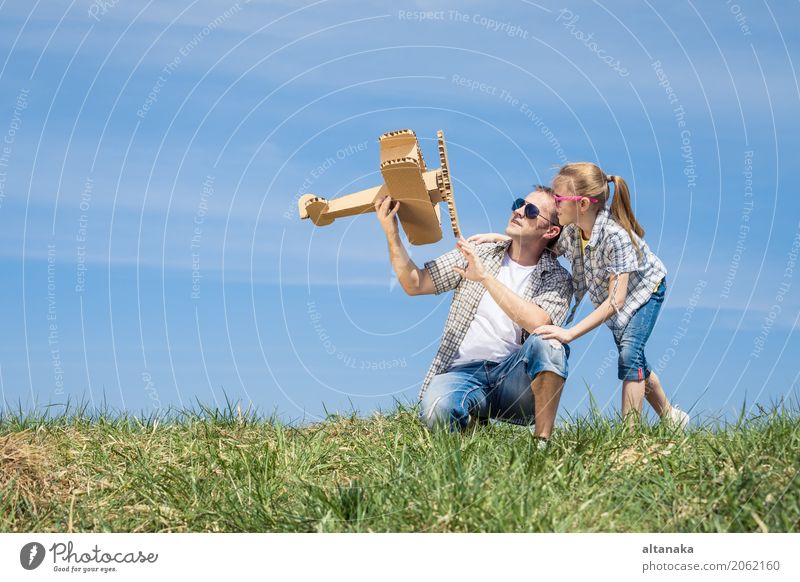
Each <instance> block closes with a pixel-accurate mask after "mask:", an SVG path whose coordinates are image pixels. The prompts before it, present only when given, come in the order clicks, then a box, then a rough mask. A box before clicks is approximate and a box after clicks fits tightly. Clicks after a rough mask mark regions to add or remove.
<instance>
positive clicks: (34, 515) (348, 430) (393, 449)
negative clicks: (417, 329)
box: [0, 407, 800, 532]
mask: <svg viewBox="0 0 800 582" xmlns="http://www.w3.org/2000/svg"><path fill="white" fill-rule="evenodd" d="M799 469H800V414H798V411H797V410H787V409H785V408H780V409H779V408H776V409H774V410H772V411H763V412H762V414H760V415H757V416H753V417H750V418H747V419H741V420H740V421H739V422H738V423H737V424H735V425H727V426H716V427H712V426H706V427H701V428H695V429H693V430H691V431H690V432H689V433H686V434H682V433H674V432H671V431H669V430H667V429H665V428H664V427H658V426H655V427H654V426H645V427H644V428H643V430H642V434H641V435H638V436H636V437H633V436H630V435H628V434H626V433H625V431H624V430H622V426H621V424H620V423H618V422H611V421H608V420H606V419H604V418H602V417H600V416H599V415H597V414H594V415H591V416H589V417H587V418H580V419H575V420H572V421H570V422H566V423H565V422H562V423H560V424H559V425H558V429H557V431H556V433H555V435H554V438H553V440H552V442H551V445H550V446H549V447H548V449H546V450H538V449H537V448H536V447H535V446H534V443H533V442H532V439H531V436H530V434H529V433H528V431H527V430H526V429H522V428H519V427H514V426H508V425H502V424H498V425H490V426H488V427H482V428H480V429H477V430H476V431H474V432H470V433H468V434H465V435H454V434H447V433H436V434H431V433H429V432H428V431H426V430H424V429H423V428H422V427H421V426H420V425H419V424H418V423H417V420H416V416H415V412H414V410H413V409H408V408H404V407H399V408H398V409H397V410H396V411H394V412H392V413H390V414H388V415H376V416H373V417H371V418H369V419H360V418H357V417H355V416H353V417H349V418H348V417H340V416H331V417H329V418H328V419H327V420H326V421H325V422H321V423H319V424H315V425H311V426H304V427H291V426H285V425H282V424H280V423H278V422H274V421H272V420H270V419H264V418H257V417H256V416H255V415H244V416H242V415H240V414H237V413H236V411H234V410H230V409H229V410H226V411H211V410H208V409H204V408H203V409H201V410H200V411H197V412H195V411H187V412H179V413H176V414H174V415H172V416H171V417H170V418H169V419H168V420H166V419H164V418H161V419H156V418H149V419H144V420H141V419H137V418H135V417H130V416H116V417H110V416H106V415H103V414H101V415H99V416H96V417H89V416H88V415H86V414H84V413H82V412H78V413H71V414H69V415H64V416H61V417H56V418H48V417H31V416H21V415H11V416H5V417H3V418H2V419H0V531H131V532H139V531H148V532H150V531H248V532H255V531H278V532H309V531H310V532H314V531H324V532H330V531H435V532H445V531H459V532H463V531H471V532H474V531H513V532H520V531H557V532H560V531H571V532H575V531H611V532H624V531H664V532H671V531H687V532H694V531H697V532H709V531H711V532H715V531H747V532H751V531H780V532H786V531H793V532H797V531H800V477H798V470H799Z"/></svg>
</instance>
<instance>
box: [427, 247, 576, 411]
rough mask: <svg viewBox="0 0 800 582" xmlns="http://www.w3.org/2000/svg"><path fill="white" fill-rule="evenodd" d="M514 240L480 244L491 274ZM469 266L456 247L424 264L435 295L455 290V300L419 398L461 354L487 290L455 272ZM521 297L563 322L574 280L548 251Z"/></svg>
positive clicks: (543, 254)
mask: <svg viewBox="0 0 800 582" xmlns="http://www.w3.org/2000/svg"><path fill="white" fill-rule="evenodd" d="M510 244H511V243H510V242H508V241H506V242H501V243H486V244H482V245H478V246H477V248H476V253H477V255H478V257H480V259H481V260H482V261H483V264H484V267H485V268H486V271H487V272H488V273H491V274H492V275H493V276H494V275H497V273H498V272H499V271H500V265H501V264H502V262H503V255H505V253H506V250H507V249H508V247H509V245H510ZM454 266H458V267H462V268H466V266H467V261H466V259H464V256H463V255H462V254H461V252H460V251H459V250H458V249H453V250H452V251H450V252H449V253H445V254H444V255H442V256H441V257H439V258H438V259H436V260H433V261H430V262H427V263H425V268H426V269H427V270H428V272H429V273H430V275H431V279H432V280H433V285H434V287H435V290H436V294H437V295H439V294H440V293H445V292H447V291H453V290H454V291H455V292H454V293H453V302H452V303H451V304H450V312H449V313H448V315H447V322H446V323H445V326H444V333H443V334H442V341H441V343H440V344H439V350H438V351H437V352H436V356H435V357H434V358H433V362H432V363H431V367H430V369H429V370H428V373H427V375H426V376H425V379H424V380H423V382H422V387H421V388H420V392H419V397H420V399H421V398H422V395H423V394H424V393H425V390H427V388H428V384H429V383H430V381H431V379H433V377H434V376H435V375H436V374H442V373H444V372H446V371H447V370H448V369H449V368H450V364H452V362H453V360H454V359H455V357H456V354H457V353H458V348H459V347H460V346H461V342H462V341H463V340H464V336H465V335H466V334H467V330H468V329H469V326H470V324H471V323H472V320H473V319H474V318H475V312H476V311H477V309H478V304H479V303H480V301H481V298H482V297H483V294H484V293H485V292H486V289H485V288H484V287H483V285H481V284H480V283H476V282H475V281H469V280H467V279H463V278H462V277H461V276H460V275H458V274H457V273H455V272H454V271H453V267H454ZM522 298H523V299H525V300H526V301H530V302H532V303H535V304H536V305H538V306H539V307H541V308H542V309H544V310H545V311H546V312H547V313H548V314H549V315H550V319H551V320H552V321H553V323H554V324H555V325H561V324H563V322H564V320H565V319H566V317H567V312H569V304H570V300H571V299H572V281H571V279H570V275H569V272H568V271H567V270H566V269H565V268H564V267H562V266H561V265H560V264H559V262H558V259H556V257H555V255H554V254H553V253H552V252H551V251H549V250H545V251H544V252H543V253H542V256H541V258H540V259H539V262H538V264H537V265H536V268H534V269H533V271H532V272H531V274H530V276H529V278H528V284H527V285H526V287H525V292H524V293H523V295H522ZM528 335H529V334H528V332H526V331H525V330H524V329H523V330H522V338H521V341H522V342H525V340H526V339H527V337H528Z"/></svg>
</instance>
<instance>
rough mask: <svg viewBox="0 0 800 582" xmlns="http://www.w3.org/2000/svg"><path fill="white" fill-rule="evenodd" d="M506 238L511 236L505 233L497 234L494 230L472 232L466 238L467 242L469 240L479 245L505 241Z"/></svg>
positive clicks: (509, 238)
mask: <svg viewBox="0 0 800 582" xmlns="http://www.w3.org/2000/svg"><path fill="white" fill-rule="evenodd" d="M507 240H511V237H510V236H507V235H505V234H498V233H496V232H488V233H484V234H473V235H472V236H471V237H469V238H468V239H467V242H470V243H472V244H474V245H480V244H483V243H490V242H505V241H507Z"/></svg>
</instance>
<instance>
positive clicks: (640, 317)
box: [614, 278, 667, 381]
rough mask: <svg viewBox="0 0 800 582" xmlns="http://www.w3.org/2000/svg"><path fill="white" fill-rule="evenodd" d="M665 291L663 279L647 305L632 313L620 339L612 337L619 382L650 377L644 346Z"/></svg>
mask: <svg viewBox="0 0 800 582" xmlns="http://www.w3.org/2000/svg"><path fill="white" fill-rule="evenodd" d="M666 290H667V279H666V278H664V279H662V280H661V283H659V285H658V288H657V289H656V291H655V293H653V294H652V295H651V296H650V299H648V300H647V303H645V304H644V305H642V306H641V307H640V308H639V309H637V310H636V311H635V312H634V314H633V316H632V317H631V319H630V321H629V322H628V325H626V326H625V329H623V330H622V333H621V334H620V337H617V336H616V334H615V335H614V341H615V342H616V344H617V349H618V350H619V362H618V369H617V373H618V377H619V379H620V380H638V381H642V380H646V379H647V378H649V377H650V366H648V364H647V359H646V358H645V357H644V345H645V344H646V343H647V340H648V339H649V338H650V333H651V332H652V331H653V327H654V326H655V324H656V319H657V318H658V312H659V311H661V304H662V303H664V294H665V293H666Z"/></svg>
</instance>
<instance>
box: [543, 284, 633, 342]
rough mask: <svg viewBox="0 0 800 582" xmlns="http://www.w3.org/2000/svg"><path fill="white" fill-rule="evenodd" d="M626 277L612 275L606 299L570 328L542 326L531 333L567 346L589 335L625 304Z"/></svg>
mask: <svg viewBox="0 0 800 582" xmlns="http://www.w3.org/2000/svg"><path fill="white" fill-rule="evenodd" d="M628 276H629V274H628V273H619V274H615V273H612V274H611V277H609V280H608V288H609V293H608V299H606V300H605V301H603V302H602V303H601V304H600V305H598V306H597V308H596V309H595V310H594V311H592V312H591V313H590V314H589V315H587V316H586V317H584V318H583V319H582V320H580V321H579V322H578V323H576V324H575V325H573V326H572V327H571V328H569V329H565V328H563V327H558V326H557V325H543V326H541V327H539V328H537V329H535V330H534V332H533V333H535V334H537V335H539V336H541V337H542V339H557V340H558V341H560V342H561V343H562V344H568V343H569V342H571V341H573V340H576V339H578V338H579V337H581V336H582V335H585V334H587V333H589V332H590V331H592V330H593V329H594V328H596V327H597V326H599V325H601V324H603V323H605V322H606V321H608V320H609V318H611V317H612V316H613V315H614V314H615V313H616V312H617V311H618V310H619V308H620V307H622V306H623V305H624V304H625V298H626V297H627V296H628ZM615 306H616V307H615Z"/></svg>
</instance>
